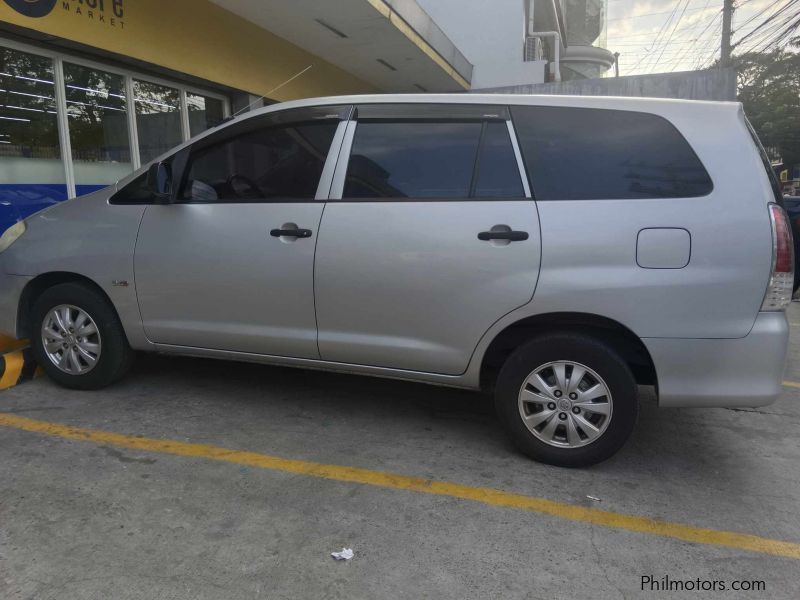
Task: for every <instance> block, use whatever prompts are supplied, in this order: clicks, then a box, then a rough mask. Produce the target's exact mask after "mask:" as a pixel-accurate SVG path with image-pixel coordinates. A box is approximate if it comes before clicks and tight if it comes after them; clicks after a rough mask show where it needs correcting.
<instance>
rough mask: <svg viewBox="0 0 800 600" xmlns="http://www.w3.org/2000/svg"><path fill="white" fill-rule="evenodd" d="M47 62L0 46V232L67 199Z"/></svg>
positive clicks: (54, 104)
mask: <svg viewBox="0 0 800 600" xmlns="http://www.w3.org/2000/svg"><path fill="white" fill-rule="evenodd" d="M54 81H55V77H54V69H53V61H52V60H51V59H49V58H45V57H42V56H36V55H34V54H28V53H26V52H19V51H17V50H11V49H10V48H2V47H0V233H1V232H3V231H5V229H6V228H7V227H9V226H11V225H13V224H14V223H15V222H16V221H18V220H20V219H24V218H25V217H27V216H29V215H31V214H33V213H34V212H36V211H38V210H40V209H42V208H44V207H46V206H49V205H50V204H53V203H55V202H59V201H61V200H65V199H66V198H67V185H66V177H65V173H64V162H63V161H62V159H61V147H60V145H59V138H58V117H57V114H56V99H55V84H54Z"/></svg>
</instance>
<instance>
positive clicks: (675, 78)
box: [471, 68, 736, 100]
mask: <svg viewBox="0 0 800 600" xmlns="http://www.w3.org/2000/svg"><path fill="white" fill-rule="evenodd" d="M471 91H472V92H480V93H498V94H500V93H510V94H550V95H575V96H634V97H644V98H682V99H685V100H736V71H735V70H734V69H732V68H729V69H709V70H706V71H685V72H680V73H657V74H653V75H632V76H629V77H606V78H604V79H582V80H577V81H562V82H561V83H539V84H528V85H516V86H505V87H493V88H484V89H473V90H471Z"/></svg>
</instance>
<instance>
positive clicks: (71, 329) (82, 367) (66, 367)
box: [41, 304, 102, 375]
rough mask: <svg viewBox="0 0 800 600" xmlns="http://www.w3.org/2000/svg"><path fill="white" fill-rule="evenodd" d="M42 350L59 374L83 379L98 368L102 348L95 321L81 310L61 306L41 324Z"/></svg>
mask: <svg viewBox="0 0 800 600" xmlns="http://www.w3.org/2000/svg"><path fill="white" fill-rule="evenodd" d="M41 336H42V347H43V348H44V352H45V354H47V358H49V359H50V362H52V363H53V364H54V365H55V366H56V367H57V368H58V369H59V370H60V371H62V372H64V373H67V374H69V375H83V374H85V373H88V372H89V371H91V370H92V369H94V368H95V366H97V361H98V360H100V352H101V350H102V344H101V339H100V330H99V329H98V328H97V323H95V321H94V319H92V317H91V316H90V315H89V313H87V312H86V311H85V310H83V309H82V308H78V307H77V306H73V305H72V304H61V305H59V306H56V307H55V308H53V309H52V310H50V312H48V313H47V315H46V316H45V318H44V320H43V321H42V331H41Z"/></svg>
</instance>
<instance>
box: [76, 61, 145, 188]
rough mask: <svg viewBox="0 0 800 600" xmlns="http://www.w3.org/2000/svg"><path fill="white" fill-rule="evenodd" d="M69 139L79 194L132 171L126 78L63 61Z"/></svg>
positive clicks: (100, 186) (113, 180)
mask: <svg viewBox="0 0 800 600" xmlns="http://www.w3.org/2000/svg"><path fill="white" fill-rule="evenodd" d="M64 84H65V86H66V93H65V96H66V100H67V117H68V123H69V139H70V144H71V146H72V164H73V169H74V171H75V188H76V193H77V195H78V196H80V195H82V194H88V193H90V192H93V191H95V190H97V189H100V188H102V187H104V186H106V185H108V184H109V183H113V182H115V181H117V180H118V179H121V178H122V177H124V176H125V175H127V174H128V173H130V172H131V171H132V170H133V164H132V162H131V150H130V142H129V139H128V113H127V102H126V99H125V78H124V77H123V76H122V75H116V74H114V73H107V72H105V71H100V70H97V69H91V68H88V67H83V66H79V65H73V64H70V63H66V62H65V63H64Z"/></svg>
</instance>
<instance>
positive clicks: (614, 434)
mask: <svg viewBox="0 0 800 600" xmlns="http://www.w3.org/2000/svg"><path fill="white" fill-rule="evenodd" d="M554 361H571V362H575V363H579V364H581V365H584V366H586V367H589V368H590V369H591V370H593V371H595V373H597V375H599V376H600V377H601V378H602V379H603V380H604V381H605V383H606V386H607V388H608V391H609V392H610V394H611V397H612V398H613V407H612V411H611V416H610V419H609V422H608V425H607V427H606V429H605V431H604V432H603V433H602V434H601V435H600V436H599V437H598V438H597V439H595V440H594V441H592V442H590V443H587V444H586V445H583V446H578V447H556V446H552V445H550V444H548V443H545V442H544V441H542V440H540V439H539V438H537V437H536V436H535V435H534V433H533V432H532V431H531V430H530V429H528V427H527V426H526V424H525V421H524V419H523V417H522V415H521V413H520V404H519V395H520V391H521V388H522V385H523V383H524V382H525V381H526V379H527V378H528V376H529V375H530V374H531V373H533V372H534V371H535V370H537V369H538V368H540V367H541V366H543V365H546V364H547V363H550V362H554ZM526 406H527V405H526ZM495 409H496V410H497V414H498V417H499V418H500V421H501V422H502V423H503V425H504V427H505V429H506V430H507V431H508V433H509V435H510V436H511V439H512V441H513V442H514V444H515V445H516V446H517V448H519V450H520V451H521V452H523V453H524V454H526V455H527V456H529V457H530V458H532V459H534V460H536V461H539V462H542V463H547V464H550V465H556V466H559V467H585V466H589V465H593V464H596V463H599V462H602V461H604V460H606V459H607V458H609V457H611V456H612V455H614V454H615V453H616V452H617V451H618V450H619V449H620V448H622V446H623V445H624V444H625V442H626V441H627V440H628V438H629V437H630V434H631V432H632V431H633V428H634V425H635V424H636V419H637V417H638V414H639V399H638V389H637V386H636V381H635V380H634V377H633V374H632V373H631V370H630V368H629V367H628V365H627V363H626V362H625V361H624V360H622V358H620V356H619V355H618V354H617V353H616V352H615V351H614V350H613V349H612V348H611V347H610V346H608V345H607V344H605V343H604V342H602V341H600V340H598V339H595V338H592V337H589V336H586V335H580V334H572V333H555V334H549V335H544V336H541V337H537V338H535V339H532V340H530V341H529V342H527V343H525V344H524V345H522V346H520V347H519V348H518V349H517V350H516V351H514V353H513V354H511V356H510V357H509V358H508V360H507V361H506V362H505V364H504V365H503V368H502V369H501V371H500V374H499V376H498V379H497V385H496V387H495ZM575 410H580V409H577V408H576V409H575ZM553 418H556V415H554V416H553ZM564 418H568V416H567V415H565V416H564ZM548 422H549V420H548ZM537 431H538V429H537ZM560 431H563V429H562V430H560ZM582 437H583V438H584V439H586V438H585V436H582Z"/></svg>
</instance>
